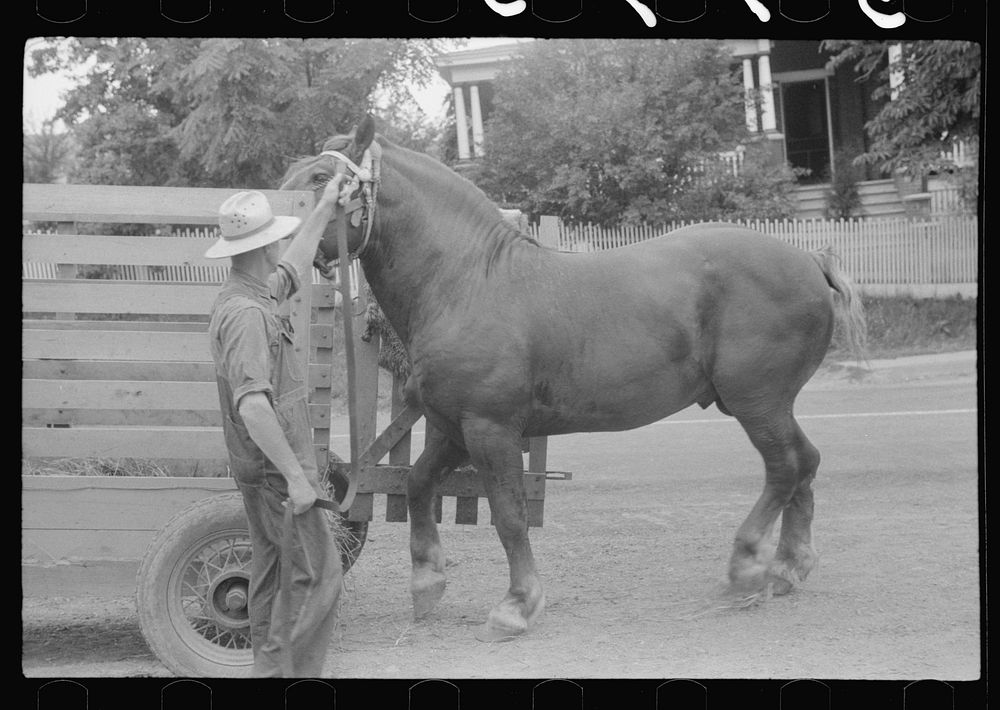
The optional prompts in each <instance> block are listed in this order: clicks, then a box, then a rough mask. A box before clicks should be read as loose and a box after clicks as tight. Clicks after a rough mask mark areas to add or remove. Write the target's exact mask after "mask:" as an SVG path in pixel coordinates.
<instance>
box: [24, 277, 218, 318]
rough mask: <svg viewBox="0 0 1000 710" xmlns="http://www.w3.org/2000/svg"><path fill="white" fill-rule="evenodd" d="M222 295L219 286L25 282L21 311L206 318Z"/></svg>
mask: <svg viewBox="0 0 1000 710" xmlns="http://www.w3.org/2000/svg"><path fill="white" fill-rule="evenodd" d="M218 293H219V286H218V285H216V284H191V283H163V282H153V281H150V282H145V283H141V282H133V281H106V280H100V279H80V280H77V281H24V282H22V284H21V310H22V311H23V312H26V313H46V312H53V311H70V312H73V313H143V314H145V313H155V314H161V313H162V314H188V313H198V314H207V313H209V312H211V309H212V303H213V302H214V301H215V297H216V296H217V295H218Z"/></svg>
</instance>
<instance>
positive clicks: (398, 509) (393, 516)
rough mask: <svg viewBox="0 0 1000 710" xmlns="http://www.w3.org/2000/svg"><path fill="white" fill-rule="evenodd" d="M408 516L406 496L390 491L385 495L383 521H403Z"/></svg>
mask: <svg viewBox="0 0 1000 710" xmlns="http://www.w3.org/2000/svg"><path fill="white" fill-rule="evenodd" d="M407 518H408V511H407V506H406V496H405V495H400V494H398V493H390V494H389V495H387V496H386V497H385V522H387V523H405V522H406V521H407Z"/></svg>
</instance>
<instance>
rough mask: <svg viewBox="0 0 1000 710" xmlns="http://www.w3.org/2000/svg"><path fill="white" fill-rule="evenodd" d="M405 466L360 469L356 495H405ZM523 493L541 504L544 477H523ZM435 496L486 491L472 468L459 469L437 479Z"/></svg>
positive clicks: (346, 468)
mask: <svg viewBox="0 0 1000 710" xmlns="http://www.w3.org/2000/svg"><path fill="white" fill-rule="evenodd" d="M333 465H334V467H335V468H337V469H339V470H340V471H341V472H344V473H346V472H347V471H349V470H350V464H348V463H346V462H342V463H335V464H333ZM409 471H410V467H409V466H372V467H370V468H365V469H362V475H361V480H360V481H359V482H358V492H359V493H384V494H394V495H402V496H405V495H406V477H407V475H408V474H409ZM524 491H525V495H526V496H527V498H528V500H541V499H542V498H544V496H545V474H544V473H525V474H524ZM438 494H439V495H442V496H449V497H450V496H464V497H477V498H485V497H486V487H485V486H484V485H483V481H482V477H481V476H480V475H479V473H478V472H477V471H476V470H475V469H473V468H462V469H459V470H457V471H452V472H450V473H447V474H445V475H443V476H441V478H440V482H439V484H438Z"/></svg>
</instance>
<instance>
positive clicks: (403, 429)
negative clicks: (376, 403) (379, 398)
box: [361, 407, 424, 466]
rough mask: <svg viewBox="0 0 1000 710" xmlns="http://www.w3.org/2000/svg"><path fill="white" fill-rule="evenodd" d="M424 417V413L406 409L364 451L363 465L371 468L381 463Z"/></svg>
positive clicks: (412, 408)
mask: <svg viewBox="0 0 1000 710" xmlns="http://www.w3.org/2000/svg"><path fill="white" fill-rule="evenodd" d="M423 416H424V415H423V412H421V411H419V410H418V409H416V408H415V407H404V408H403V411H402V412H400V413H399V414H398V415H397V416H396V417H395V418H394V419H393V420H392V422H391V423H390V424H389V426H387V427H386V428H385V430H384V431H383V432H382V433H381V434H379V435H378V437H376V439H375V440H374V441H373V442H372V443H371V445H369V446H368V448H367V449H365V450H364V452H363V453H362V455H361V465H362V466H371V465H374V464H377V463H378V462H379V461H381V460H382V459H383V458H384V457H385V455H386V454H388V453H389V451H390V449H392V448H393V447H395V446H396V444H398V443H399V442H400V440H401V439H402V438H403V437H404V436H406V435H407V434H408V433H409V431H410V429H411V428H412V427H413V425H414V424H416V423H417V421H419V420H420V418H421V417H423Z"/></svg>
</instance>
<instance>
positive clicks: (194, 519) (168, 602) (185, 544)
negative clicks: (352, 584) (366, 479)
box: [136, 493, 368, 678]
mask: <svg viewBox="0 0 1000 710" xmlns="http://www.w3.org/2000/svg"><path fill="white" fill-rule="evenodd" d="M344 524H345V525H346V526H347V528H348V530H349V531H350V532H351V533H352V534H353V538H352V544H351V545H350V546H345V547H344V548H343V549H342V550H341V560H342V564H343V566H344V571H345V572H346V571H347V570H348V569H350V567H351V565H352V564H353V563H354V562H355V560H357V558H358V555H360V554H361V549H362V547H363V546H364V543H365V538H366V536H367V531H368V523H367V521H363V522H348V521H346V520H345V521H344ZM219 538H239V539H243V540H245V541H246V544H247V545H248V546H249V544H250V529H249V525H248V524H247V519H246V513H245V511H244V508H243V498H242V496H241V495H240V494H239V493H222V494H219V495H212V496H209V497H207V498H203V499H202V500H199V501H196V502H195V503H193V504H192V505H190V506H188V507H187V508H185V509H184V510H182V511H181V512H179V513H178V514H177V515H175V516H174V517H173V518H171V519H170V521H169V522H168V523H167V524H166V525H165V526H164V527H163V528H162V529H161V530H160V531H159V532H158V533H157V534H156V536H155V537H154V538H153V540H152V542H151V543H150V545H149V547H148V549H147V550H146V554H145V555H144V556H143V559H142V563H141V564H140V565H139V571H138V573H137V576H136V609H137V611H138V616H139V628H140V629H141V631H142V635H143V637H144V638H145V640H146V643H147V644H148V645H149V648H150V650H152V651H153V653H154V654H155V655H156V657H157V658H159V659H160V661H161V662H162V663H163V664H164V665H165V666H167V668H169V669H170V670H171V671H173V672H174V673H176V674H177V675H180V676H185V677H212V678H246V677H249V676H250V673H251V670H252V666H253V651H252V649H251V648H249V647H248V648H246V649H240V650H234V649H224V648H222V647H221V646H219V645H217V644H214V643H212V642H211V641H209V640H208V639H205V638H202V637H200V636H198V635H197V631H196V630H195V629H194V628H193V627H192V625H191V622H190V620H189V619H188V618H187V617H186V616H185V615H184V613H183V611H182V610H181V609H180V606H179V602H178V593H179V590H180V586H181V584H182V582H183V571H184V568H185V567H186V566H187V561H190V560H191V559H193V558H194V557H195V556H196V555H197V553H198V552H199V551H200V550H202V549H204V548H205V547H206V546H207V544H209V543H211V542H212V541H213V540H218V539H219Z"/></svg>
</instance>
